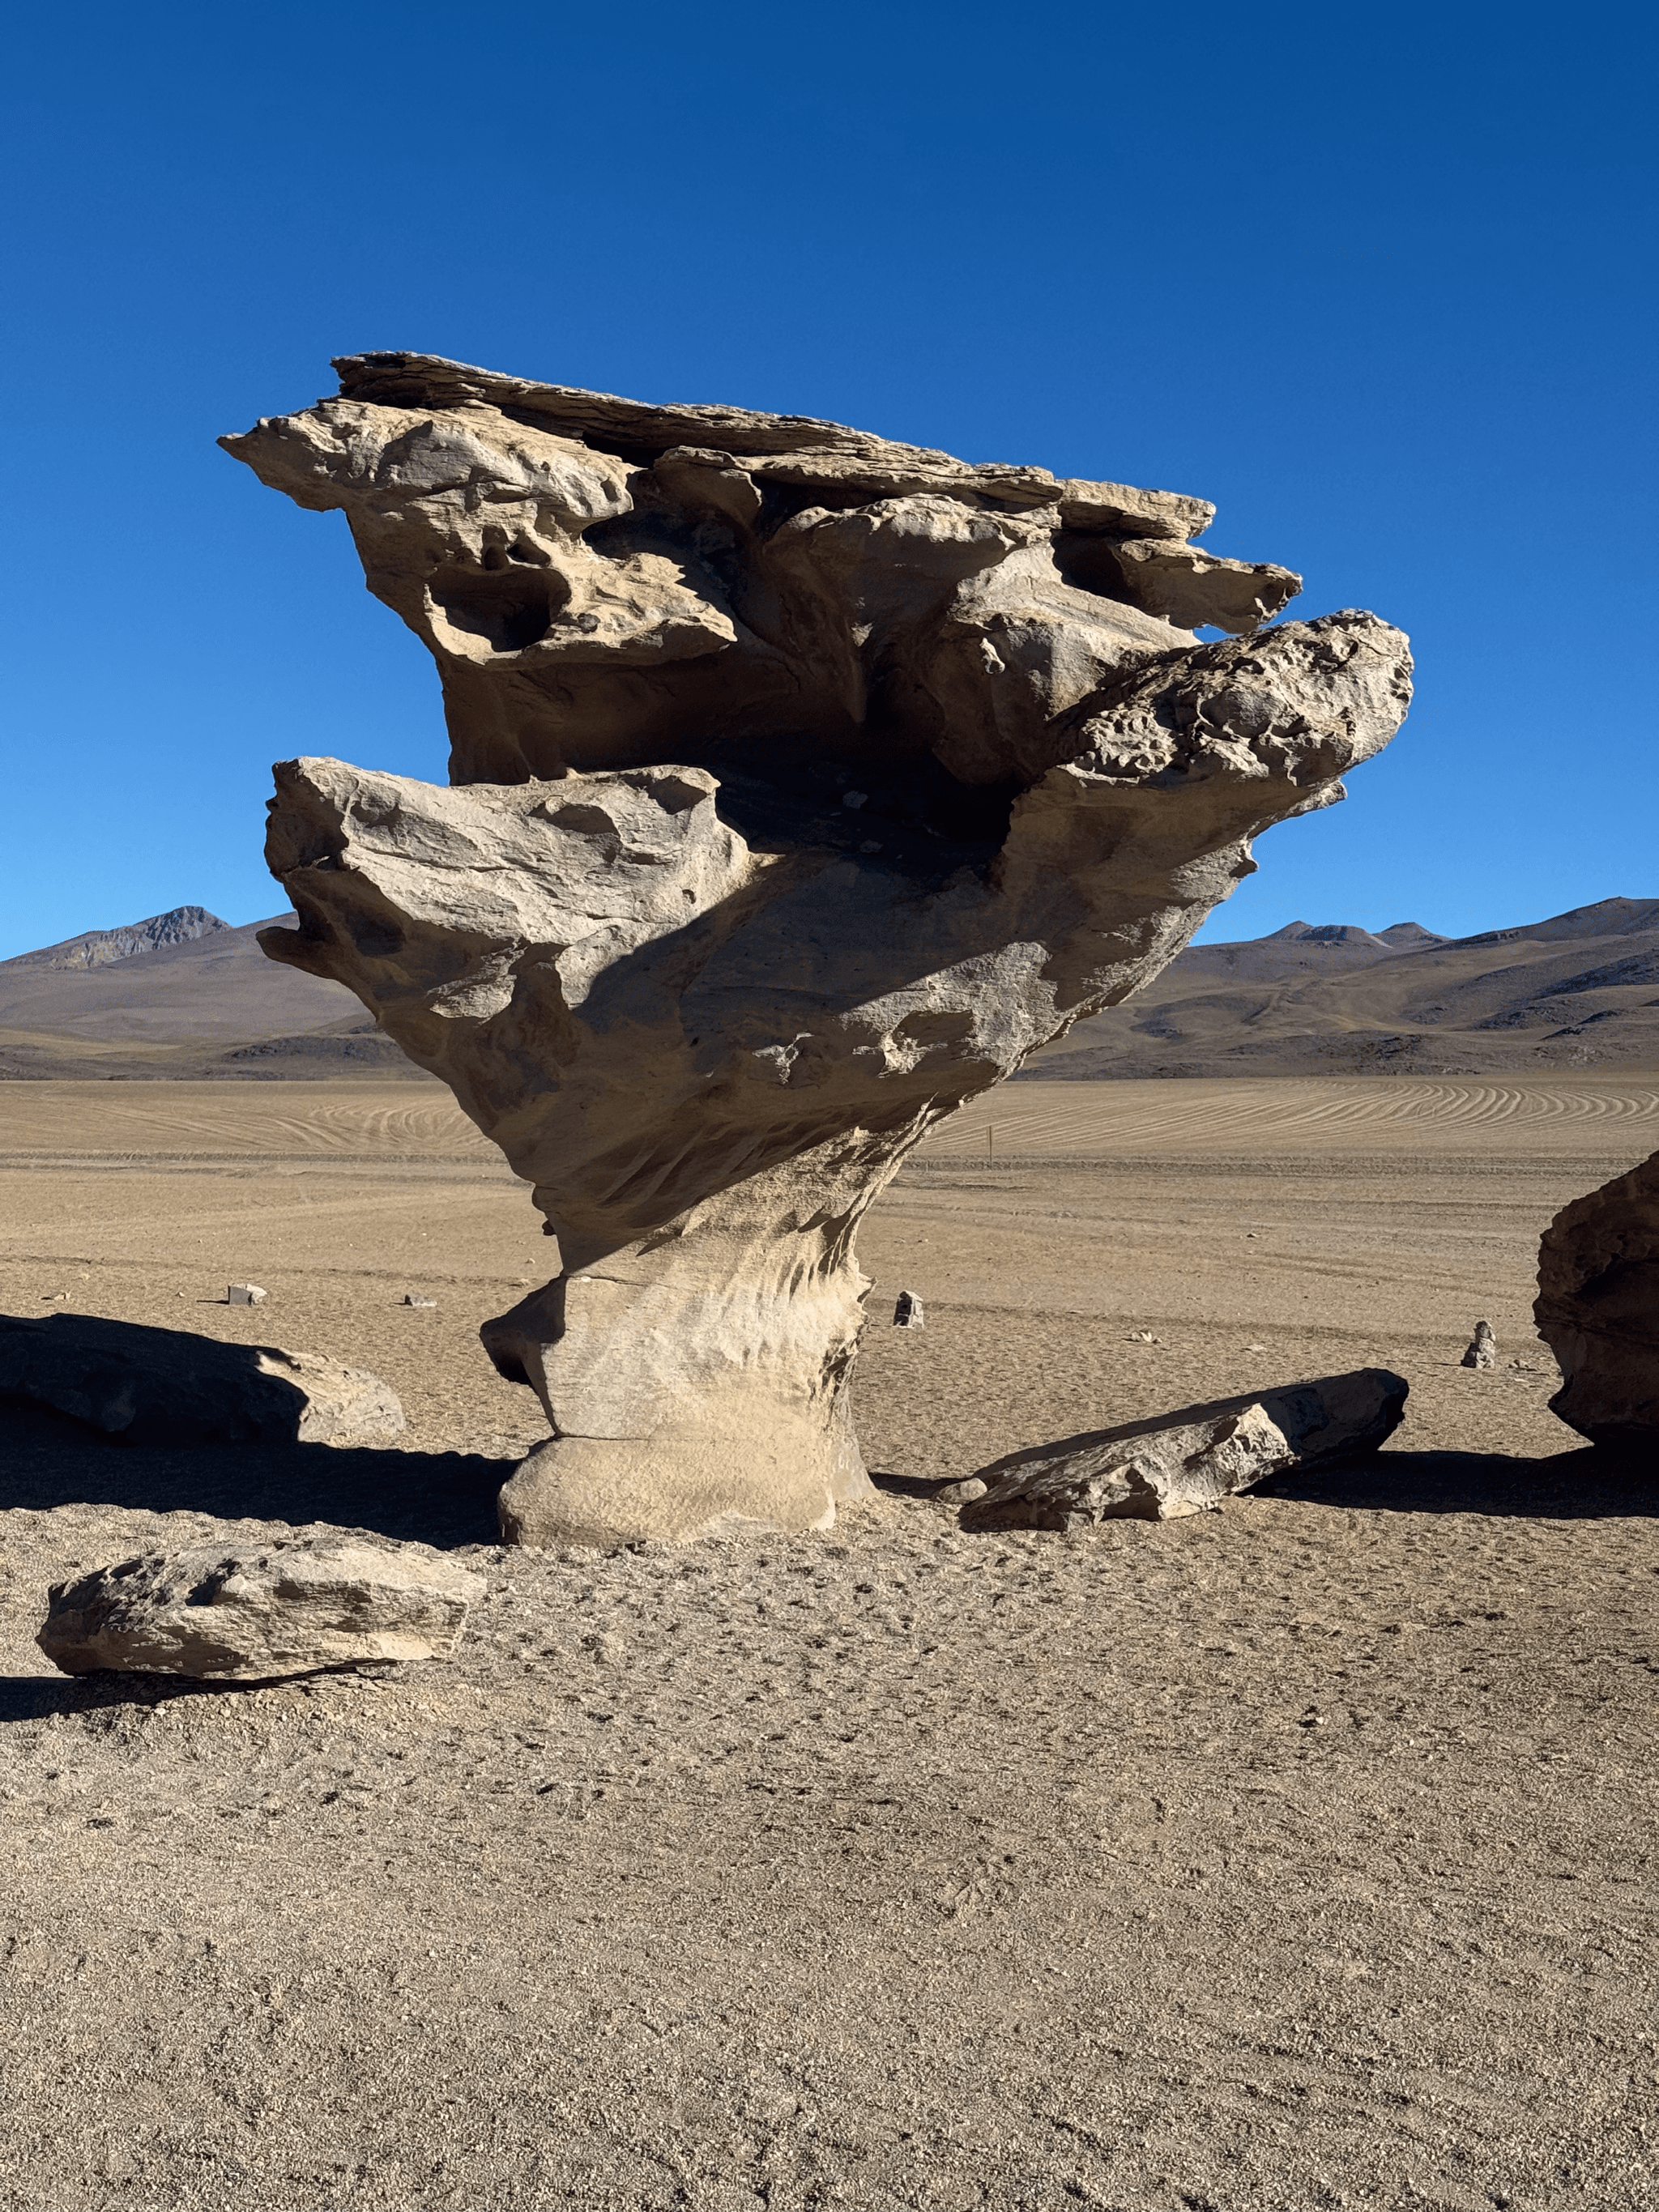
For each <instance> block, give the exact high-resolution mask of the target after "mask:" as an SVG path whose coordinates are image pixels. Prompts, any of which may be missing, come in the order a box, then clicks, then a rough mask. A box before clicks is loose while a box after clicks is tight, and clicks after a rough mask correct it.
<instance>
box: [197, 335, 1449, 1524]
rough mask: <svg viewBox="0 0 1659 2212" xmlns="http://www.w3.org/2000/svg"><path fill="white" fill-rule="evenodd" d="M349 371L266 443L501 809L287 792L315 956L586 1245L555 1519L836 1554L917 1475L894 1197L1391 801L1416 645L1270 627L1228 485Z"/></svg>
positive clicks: (349, 784)
mask: <svg viewBox="0 0 1659 2212" xmlns="http://www.w3.org/2000/svg"><path fill="white" fill-rule="evenodd" d="M338 366H339V367H340V368H341V369H342V396H341V397H340V398H337V399H333V400H327V401H324V402H321V403H320V404H319V405H318V406H317V407H315V408H313V409H310V410H307V411H306V412H304V413H302V414H298V415H293V416H283V417H278V418H275V419H273V420H271V421H269V422H262V423H260V424H259V425H258V427H257V428H255V429H253V430H252V431H250V432H249V433H248V434H247V435H246V436H245V437H241V438H234V439H227V440H226V441H224V442H225V444H226V445H227V446H228V448H229V449H230V450H231V451H232V452H233V453H236V454H237V455H238V457H239V458H240V459H245V460H246V461H248V462H249V464H250V465H252V466H253V467H254V468H255V469H256V470H257V471H258V473H259V475H260V476H261V477H263V478H264V480H265V481H266V482H267V483H272V484H275V485H276V486H277V487H278V488H280V489H283V490H286V491H288V492H289V494H290V495H292V496H293V497H295V499H297V500H298V501H300V502H301V504H302V505H305V506H308V507H319V508H325V507H341V508H343V510H344V511H345V513H346V514H347V516H348V519H349V522H350V526H351V528H352V532H353V535H354V537H355V538H356V544H357V545H358V548H359V550H360V551H361V553H362V558H363V562H364V567H365V570H366V572H367V574H368V580H369V584H370V587H371V589H373V590H374V592H377V593H378V594H379V596H380V597H381V598H382V599H386V601H387V602H388V604H390V605H392V606H394V607H395V608H396V609H397V611H398V613H399V614H400V615H402V617H404V620H405V621H406V622H407V623H409V624H410V627H411V628H412V629H415V630H416V632H417V633H418V634H419V635H421V636H422V638H423V639H424V640H425V641H426V642H427V644H428V646H429V647H430V648H431V650H432V652H433V653H434V655H435V659H437V661H438V664H439V666H440V668H441V671H442V675H443V680H444V690H445V700H446V707H447V714H448V719H449V726H450V731H451V736H452V741H453V755H452V776H453V787H452V788H449V789H444V788H441V787H434V786H431V785H428V784H422V783H418V782H415V781H411V780H410V779H408V778H404V777H398V776H395V775H386V774H382V773H379V772H374V771H368V770H363V769H355V768H351V767H348V766H346V765H344V764H343V763H339V762H334V761H325V760H301V761H296V762H290V763H284V764H283V766H281V767H280V768H279V769H278V770H277V797H276V801H275V803H274V805H273V809H272V820H271V829H270V846H269V853H270V864H271V867H272V870H273V872H274V873H275V874H276V876H277V877H278V878H279V880H280V881H281V882H282V883H283V886H284V888H285V890H287V892H288V894H289V897H290V899H291V900H292V901H293V902H294V905H295V911H296V912H297V914H298V915H299V916H300V923H301V926H300V928H299V930H298V931H297V932H293V931H270V932H268V933H266V934H265V937H264V940H263V941H264V944H265V947H266V950H267V951H270V953H271V955H272V957H276V958H278V959H285V960H289V961H290V962H292V963H294V964H295V965H297V966H300V967H303V968H306V969H308V970H310V971H311V972H313V973H314V974H318V975H326V976H329V977H331V978H333V979H335V980H337V981H341V982H343V983H345V984H347V985H348V986H349V987H350V988H351V989H352V990H354V991H356V993H357V994H358V996H359V997H360V998H361V999H362V1000H363V1002H364V1003H365V1005H367V1006H369V1007H370V1008H371V1009H372V1011H373V1012H374V1013H375V1014H376V1016H377V1017H378V1018H379V1019H380V1022H381V1024H382V1025H383V1027H384V1028H385V1029H386V1031H387V1032H388V1034H390V1035H391V1036H394V1037H396V1038H397V1039H398V1042H399V1043H400V1044H402V1046H403V1047H404V1050H405V1051H406V1052H408V1053H409V1054H410V1056H411V1057H412V1058H413V1059H415V1060H417V1061H419V1062H420V1064H421V1065H422V1066H426V1067H428V1068H430V1069H432V1070H433V1072H434V1073H437V1074H439V1075H441V1076H442V1077H443V1079H445V1080H446V1081H447V1083H449V1084H450V1085H451V1086H452V1087H453V1090H454V1091H455V1093H456V1096H457V1097H458V1098H459V1101H460V1103H461V1104H462V1105H463V1107H464V1108H465V1110H466V1111H467V1112H468V1113H469V1114H470V1115H471V1116H472V1118H473V1119H474V1120H475V1121H477V1124H478V1126H479V1127H481V1128H482V1129H483V1130H484V1131H485V1133H487V1134H489V1136H491V1137H493V1138H494V1139H495V1141H496V1142H497V1143H498V1144H499V1145H500V1146H501V1148H502V1150H503V1151H504V1152H505V1153H506V1154H507V1158H509V1160H511V1162H512V1163H513V1166H514V1167H515V1169H516V1170H518V1171H519V1172H520V1174H521V1175H523V1176H526V1178H527V1179H528V1180H529V1181H531V1182H532V1183H533V1184H534V1186H535V1197H536V1203H537V1204H538V1206H540V1208H541V1210H542V1212H544V1215H545V1216H546V1219H547V1224H548V1227H549V1229H550V1231H552V1232H553V1233H556V1235H557V1237H558V1238H559V1243H560V1254H561V1258H562V1262H563V1267H562V1273H560V1275H559V1276H558V1277H557V1278H556V1280H554V1281H553V1282H552V1283H550V1285H548V1286H547V1288H546V1289H545V1290H544V1291H538V1292H537V1293H535V1294H534V1295H533V1296H532V1297H530V1298H527V1299H526V1300H525V1301H524V1303H523V1304H521V1305H520V1306H519V1307H517V1308H516V1309H514V1310H513V1312H512V1313H511V1314H509V1315H507V1316H503V1317H502V1318H501V1321H499V1322H492V1323H491V1324H489V1327H488V1328H487V1329H486V1331H485V1338H486V1341H487V1343H488V1345H489V1349H490V1351H491V1353H492V1356H493V1357H494V1358H495V1360H496V1363H497V1364H498V1365H499V1366H501V1369H502V1370H503V1371H504V1372H507V1373H509V1374H512V1375H514V1376H520V1377H521V1378H522V1379H524V1380H526V1382H528V1383H531V1384H532V1386H533V1387H534V1388H535V1389H537V1390H538V1392H539V1394H540V1395H541V1396H542V1399H543V1402H544V1405H545V1407H546V1408H547V1412H548V1415H549V1419H550V1422H551V1424H552V1427H553V1431H554V1435H553V1440H552V1441H551V1442H550V1443H549V1444H547V1445H546V1446H544V1447H543V1448H542V1449H541V1450H540V1451H539V1452H538V1454H536V1455H535V1456H534V1457H533V1458H532V1460H531V1461H529V1462H526V1466H525V1467H524V1468H521V1469H520V1472H519V1474H518V1475H517V1476H516V1477H515V1478H514V1480H513V1481H512V1482H511V1483H510V1484H509V1485H508V1486H507V1491H506V1492H504V1493H503V1500H502V1513H503V1526H504V1528H505V1529H506V1531H507V1534H509V1535H510V1536H513V1537H516V1538H519V1539H521V1540H523V1541H530V1542H551V1541H595V1542H616V1541H635V1540H636V1539H638V1538H640V1537H643V1536H670V1537H684V1536H688V1535H692V1534H696V1533H698V1532H699V1531H700V1530H702V1529H705V1528H709V1527H712V1526H715V1525H719V1524H720V1523H722V1522H727V1523H730V1522H734V1521H738V1520H744V1519H747V1520H749V1521H752V1522H764V1523H768V1524H770V1525H774V1526H782V1527H786V1528H801V1527H806V1526H821V1525H826V1524H827V1522H829V1520H830V1519H831V1518H832V1517H833V1515H834V1511H835V1508H836V1504H837V1503H838V1502H842V1501H845V1500H847V1499H848V1498H853V1497H855V1496H857V1495H858V1494H860V1492H861V1491H862V1490H863V1489H864V1488H865V1486H866V1479H865V1476H864V1474H863V1470H862V1468H861V1465H860V1461H859V1457H858V1452H857V1448H856V1444H855V1443H854V1437H853V1431H852V1428H851V1425H850V1421H849V1419H848V1401H847V1395H846V1394H847V1383H848V1376H849V1373H850V1370H851V1367H852V1363H853V1358H854V1351H855V1347H856V1343H857V1338H858V1333H859V1328H860V1323H861V1318H862V1305H861V1299H862V1297H863V1294H864V1291H865V1290H866V1288H867V1285H866V1282H865V1280H864V1278H863V1277H862V1276H861V1274H860V1271H859V1268H858V1264H857V1261H856V1258H855V1256H854V1233H855V1231H856V1229H857V1225H858V1222H859V1220H860V1217H861V1216H862V1213H863V1212H864V1210H865V1208H866V1206H868V1205H869V1203H870V1201H871V1200H872V1198H873V1197H874V1196H875V1195H876V1194H877V1193H878V1191H879V1190H880V1189H881V1188H882V1187H883V1185H884V1183H885V1182H887V1180H888V1179H889V1178H890V1176H891V1175H892V1174H893V1172H894V1170H896V1167H897V1166H898V1164H899V1163H900V1162H901V1160H902V1158H903V1157H904V1155H905V1153H906V1152H908V1150H909V1149H910V1148H911V1146H914V1145H915V1143H916V1142H917V1140H918V1139H920V1138H921V1137H922V1136H923V1135H925V1134H926V1133H927V1131H928V1130H929V1129H930V1128H932V1127H934V1126H935V1125H936V1124H937V1122H938V1121H940V1120H941V1119H942V1118H943V1117H944V1116H945V1115H947V1114H950V1113H951V1112H953V1111H954V1110H955V1109H956V1108H957V1106H959V1105H960V1104H962V1103H963V1101H964V1100H965V1099H967V1098H969V1097H973V1096H975V1094H976V1093H978V1092H979V1091H983V1090H985V1089H987V1087H988V1086H989V1085H991V1084H993V1083H994V1082H996V1081H997V1080H999V1079H1000V1078H1001V1077H1002V1076H1005V1075H1006V1074H1008V1073H1011V1072H1012V1070H1013V1069H1014V1068H1015V1067H1017V1066H1018V1065H1019V1063H1020V1061H1021V1060H1023V1059H1024V1056H1025V1055H1026V1054H1028V1053H1029V1052H1030V1051H1031V1050H1032V1049H1033V1048H1035V1047H1036V1046H1037V1045H1040V1044H1042V1043H1045V1042H1048V1040H1049V1039H1050V1038H1052V1037H1054V1036H1056V1035H1058V1034H1059V1033H1060V1031H1061V1030H1064V1029H1065V1028H1066V1026H1067V1025H1068V1024H1070V1023H1072V1022H1073V1021H1075V1020H1077V1019H1078V1018H1079V1017H1080V1016H1082V1015H1085V1014H1088V1013H1091V1012H1095V1011H1097V1009H1098V1008H1099V1007H1101V1006H1106V1005H1110V1004H1114V1003H1115V1002H1116V1001H1117V1000H1121V999H1123V998H1125V997H1127V995H1128V994H1129V993H1130V992H1132V991H1133V990H1134V989H1136V988H1137V987H1139V986H1140V985H1141V984H1143V983H1145V982H1146V981H1148V980H1149V979H1150V978H1151V977H1152V976H1153V975H1156V974H1157V973H1158V970H1159V969H1161V968H1162V967H1163V966H1164V963H1166V962H1167V961H1168V960H1169V959H1170V957H1172V956H1173V955H1174V954H1175V953H1176V952H1177V951H1180V949H1181V948H1182V945H1185V944H1186V943H1187V941H1188V938H1189V937H1190V936H1191V934H1192V932H1193V931H1194V928H1195V927H1197V925H1198V923H1199V922H1200V921H1201V920H1202V919H1203V917H1204V915H1206V913H1207V912H1208V911H1209V909H1210V908H1212V906H1213V905H1214V904H1215V903H1216V902H1217V901H1218V900H1219V899H1221V898H1224V897H1225V896H1226V895H1227V893H1228V892H1229V891H1230V890H1231V888H1232V886H1233V884H1234V883H1235V882H1236V881H1237V879H1238V878H1240V877H1241V876H1243V875H1244V874H1247V873H1249V872H1250V870H1251V868H1252V867H1253V866H1254V863H1253V861H1252V860H1251V859H1250V857H1249V848H1250V841H1251V839H1252V838H1253V837H1255V836H1256V835H1257V834H1258V833H1259V832H1260V831H1261V830H1262V829H1266V828H1267V827H1268V826H1270V825H1271V824H1272V823H1274V822H1277V821H1281V820H1284V819H1285V818H1286V817H1288V816H1290V815H1292V814H1297V813H1302V812H1306V811H1310V810H1311V809H1313V808H1316V807H1320V806H1324V805H1329V804H1330V803H1332V801H1333V800H1334V799H1339V798H1340V797H1341V795H1342V793H1341V789H1340V783H1339V781H1338V779H1339V778H1340V775H1342V773H1343V771H1344V770H1345V769H1347V768H1349V767H1351V766H1352V765H1353V764H1354V763H1356V762H1358V761H1361V760H1364V758H1366V757H1368V756H1369V755H1370V754H1371V753H1373V752H1375V751H1376V750H1378V749H1379V748H1380V747H1381V746H1382V745H1383V744H1386V742H1387V741H1388V739H1389V737H1390V736H1391V735H1392V733H1393V732H1394V731H1395V728H1396V727H1397V726H1398V725H1399V722H1400V720H1401V717H1402V715H1403V714H1404V712H1405V709H1406V706H1407V700H1408V697H1409V681H1408V678H1409V668H1410V661H1409V656H1408V654H1407V650H1406V641H1405V640H1404V638H1403V637H1402V636H1401V634H1400V633H1399V632H1398V631H1397V630H1394V629H1390V628H1389V626H1388V625H1387V624H1386V623H1382V622H1379V621H1377V620H1376V617H1373V616H1370V615H1367V614H1363V613H1355V612H1352V611H1351V612H1346V613H1342V614H1336V615H1328V616H1325V617H1321V618H1320V619H1318V620H1317V621H1315V622H1310V623H1285V624H1284V625H1282V626H1280V627H1278V628H1273V629H1263V628H1261V627H1259V625H1260V623H1261V622H1262V620H1263V619H1264V617H1267V616H1268V615H1270V614H1271V613H1273V611H1276V610H1277V609H1278V608H1279V606H1281V605H1283V604H1284V602H1285V599H1287V598H1288V597H1289V596H1291V594H1292V593H1293V592H1295V590H1296V589H1297V578H1296V577H1295V576H1294V575H1292V574H1291V573H1290V572H1289V571H1288V570H1285V569H1282V568H1273V567H1272V566H1270V565H1268V564H1261V563H1258V564H1254V565H1252V564H1248V563H1244V562H1231V561H1226V560H1224V559H1222V558H1220V557H1218V556H1212V555H1210V554H1207V553H1204V552H1200V550H1199V549H1198V548H1197V547H1196V546H1194V544H1191V543H1190V539H1191V538H1192V536H1193V535H1194V534H1195V533H1196V532H1198V531H1200V530H1201V529H1203V528H1204V527H1205V526H1206V524H1207V522H1208V521H1209V520H1210V515H1211V510H1210V508H1209V507H1207V506H1206V505H1205V503H1204V502H1202V501H1198V500H1194V499H1188V498H1184V497H1182V496H1180V495H1176V494H1172V493H1168V492H1156V491H1140V490H1137V489H1133V488H1132V487H1129V486H1125V485H1120V484H1109V483H1081V482H1079V481H1077V480H1070V481H1065V482H1057V481H1056V480H1055V479H1054V477H1051V476H1049V475H1048V472H1047V471H1043V470H1041V469H1035V468H1024V467H1000V466H999V467H969V465H966V464H964V463H963V462H960V461H957V460H954V459H951V457H950V456H949V455H946V454H943V453H933V452H929V451H926V450H923V449H921V448H917V447H908V446H896V445H893V444H890V443H889V442H887V441H884V440H880V439H877V438H873V437H870V436H868V435H865V434H863V433H860V432H857V431H853V430H848V429H844V428H842V427H841V426H839V425H836V424H832V423H823V422H809V421H805V420H802V419H800V418H798V417H793V416H769V415H755V414H746V413H744V412H741V411H740V410H735V409H730V408H694V407H651V406H646V405H643V404H640V403H637V402H634V401H629V400H620V399H614V398H607V397H605V396H604V395H601V394H597V393H592V392H576V391H572V390H568V389H566V388H564V387H561V386H545V385H533V384H529V383H526V382H524V381H522V380H517V379H513V378H508V377H501V376H495V375H492V374H487V373H485V372H483V371H481V370H476V369H470V368H461V367H459V366H457V365H456V364H454V363H452V362H436V361H429V360H424V359H422V358H420V357H417V356H408V355H374V356H364V357H362V358H360V359H356V360H353V361H348V362H343V363H341V364H338ZM1177 624H1183V625H1188V627H1185V628H1182V627H1177V626H1176V625H1177ZM1196 625H1205V626H1212V627H1214V628H1216V629H1225V630H1230V631H1234V632H1243V635H1236V636H1233V637H1231V638H1227V639H1223V640H1221V641H1217V642H1212V643H1207V644H1206V643H1200V641H1199V640H1198V639H1197V638H1196V637H1195V636H1194V635H1193V629H1192V626H1196Z"/></svg>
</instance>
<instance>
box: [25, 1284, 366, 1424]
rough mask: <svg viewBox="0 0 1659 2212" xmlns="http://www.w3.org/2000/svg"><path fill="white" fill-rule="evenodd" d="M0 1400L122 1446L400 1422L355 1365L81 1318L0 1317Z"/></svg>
mask: <svg viewBox="0 0 1659 2212" xmlns="http://www.w3.org/2000/svg"><path fill="white" fill-rule="evenodd" d="M0 1398H10V1399H14V1400H19V1401H22V1402H23V1403H25V1404H28V1405H36V1406H50V1407H52V1409H53V1411H54V1412H56V1413H66V1414H68V1415H69V1417H70V1419H71V1420H76V1421H84V1422H85V1423H86V1424H87V1425H88V1427H90V1428H94V1429H98V1430H100V1431H102V1432H103V1434H104V1435H106V1436H107V1437H114V1438H116V1439H117V1440H118V1442H119V1443H131V1444H210V1443H258V1444H280V1443H302V1444H310V1443H332V1442H334V1441H335V1440H336V1439H337V1438H344V1437H352V1438H358V1437H393V1436H397V1435H398V1434H399V1433H400V1432H401V1431H402V1429H403V1426H404V1409H403V1407H402V1406H401V1405H400V1404H399V1403H398V1398H397V1396H396V1395H395V1394H394V1393H393V1392H392V1390H391V1389H389V1388H388V1387H387V1386H386V1383H382V1382H381V1380H380V1377H379V1376H378V1375H369V1374H366V1373H365V1372H364V1371H363V1370H362V1369H361V1368H356V1367H343V1366H342V1365H341V1364H339V1362H338V1361H337V1360H334V1359H323V1358H319V1357H318V1356H317V1355H316V1354H315V1353H313V1352H283V1351H279V1350H278V1349H277V1347H276V1346H275V1345H269V1344H221V1343H220V1342H219V1341H218V1340H217V1339H216V1338H215V1337H210V1336H196V1335H192V1334H191V1333H190V1332H188V1331H187V1330H185V1329H176V1328H140V1327H139V1326H138V1325H137V1323H136V1322H124V1321H104V1320H101V1319H100V1318H99V1317H98V1316H95V1315H92V1314H69V1313H64V1314H49V1315H47V1316H45V1317H44V1318H43V1319H40V1320H36V1319H33V1318H30V1319H19V1318H18V1317H16V1316H13V1315H9V1314H0Z"/></svg>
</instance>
